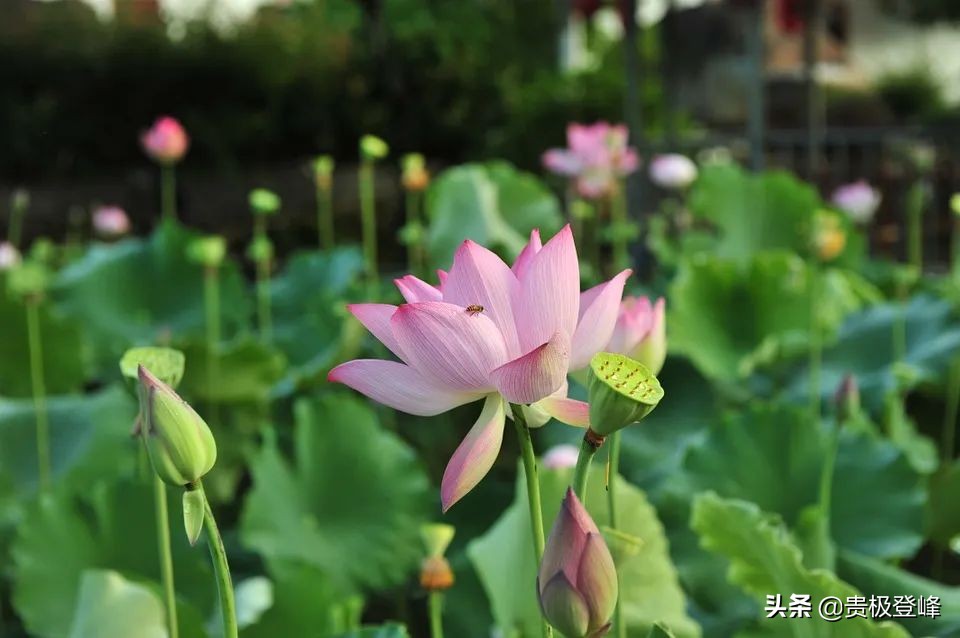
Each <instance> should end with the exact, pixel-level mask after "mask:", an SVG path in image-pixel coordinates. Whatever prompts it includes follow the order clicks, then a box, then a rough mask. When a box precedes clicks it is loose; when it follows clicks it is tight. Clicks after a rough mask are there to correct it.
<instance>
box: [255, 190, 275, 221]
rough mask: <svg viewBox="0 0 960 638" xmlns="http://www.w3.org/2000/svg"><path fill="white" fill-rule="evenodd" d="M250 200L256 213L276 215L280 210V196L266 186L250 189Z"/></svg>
mask: <svg viewBox="0 0 960 638" xmlns="http://www.w3.org/2000/svg"><path fill="white" fill-rule="evenodd" d="M249 200H250V210H251V211H252V212H253V214H254V215H276V214H277V212H278V211H279V210H280V196H279V195H277V194H276V193H274V192H273V191H271V190H267V189H266V188H255V189H253V190H252V191H250V197H249Z"/></svg>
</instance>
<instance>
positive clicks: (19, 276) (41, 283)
mask: <svg viewBox="0 0 960 638" xmlns="http://www.w3.org/2000/svg"><path fill="white" fill-rule="evenodd" d="M49 285H50V271H49V270H48V269H47V267H46V266H44V265H43V263H42V262H39V261H36V260H33V259H31V260H29V261H24V262H21V263H20V264H19V265H17V266H16V267H15V268H12V269H11V270H10V274H9V276H8V278H7V289H8V290H9V291H10V293H11V294H13V295H14V296H16V297H20V298H21V299H40V298H42V297H43V295H44V293H45V292H46V290H47V288H48V287H49Z"/></svg>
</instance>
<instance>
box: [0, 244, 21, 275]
mask: <svg viewBox="0 0 960 638" xmlns="http://www.w3.org/2000/svg"><path fill="white" fill-rule="evenodd" d="M21 259H22V258H21V257H20V251H19V250H17V247H16V246H14V245H13V244H11V243H10V242H8V241H0V272H4V271H7V270H11V269H13V268H14V267H15V266H18V265H20V261H21Z"/></svg>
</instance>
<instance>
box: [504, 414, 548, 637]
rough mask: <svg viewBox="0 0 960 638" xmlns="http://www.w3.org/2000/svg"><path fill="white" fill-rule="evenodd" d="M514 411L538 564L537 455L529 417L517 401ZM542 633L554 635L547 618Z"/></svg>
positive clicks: (540, 522) (540, 535) (540, 548)
mask: <svg viewBox="0 0 960 638" xmlns="http://www.w3.org/2000/svg"><path fill="white" fill-rule="evenodd" d="M510 409H511V410H512V411H513V424H514V425H515V426H516V428H517V438H518V439H519V441H520V458H521V459H522V460H523V474H524V477H525V478H526V481H527V504H528V505H529V508H530V531H531V533H532V534H533V557H534V559H535V562H536V564H537V565H539V564H540V559H541V558H543V546H544V535H543V506H542V505H541V503H540V477H539V475H538V474H537V456H536V454H535V453H534V451H533V438H532V437H531V436H530V428H528V427H527V419H526V417H525V416H524V415H523V407H522V406H520V405H517V404H515V403H511V404H510ZM541 622H542V626H541V633H542V635H543V636H544V638H549V637H550V636H552V635H553V629H551V628H550V625H548V624H547V622H546V620H543V619H541Z"/></svg>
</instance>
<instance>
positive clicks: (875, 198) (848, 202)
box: [831, 179, 883, 224]
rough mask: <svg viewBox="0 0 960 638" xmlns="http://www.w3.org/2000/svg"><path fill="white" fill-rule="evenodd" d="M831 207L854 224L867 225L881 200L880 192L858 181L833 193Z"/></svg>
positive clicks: (864, 182) (864, 181)
mask: <svg viewBox="0 0 960 638" xmlns="http://www.w3.org/2000/svg"><path fill="white" fill-rule="evenodd" d="M831 199H832V201H833V205H834V206H836V207H837V208H839V209H840V210H842V211H843V212H845V213H846V214H847V216H848V217H849V218H850V219H851V220H852V221H853V222H854V223H856V224H868V223H870V220H872V219H873V216H874V215H875V214H876V212H877V209H878V208H879V207H880V201H881V200H882V199H883V197H882V195H881V194H880V191H879V190H877V189H876V188H874V187H873V186H871V185H870V184H869V183H867V181H866V180H862V179H861V180H859V181H856V182H852V183H850V184H845V185H843V186H841V187H839V188H838V189H837V190H835V191H833V197H832V198H831Z"/></svg>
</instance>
